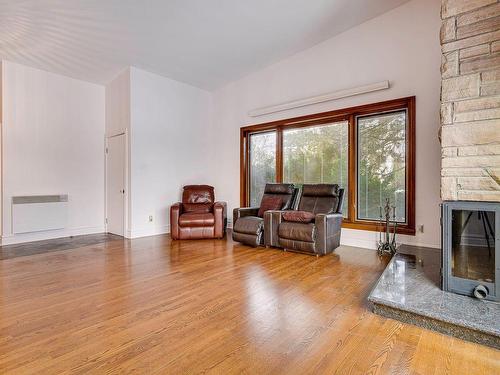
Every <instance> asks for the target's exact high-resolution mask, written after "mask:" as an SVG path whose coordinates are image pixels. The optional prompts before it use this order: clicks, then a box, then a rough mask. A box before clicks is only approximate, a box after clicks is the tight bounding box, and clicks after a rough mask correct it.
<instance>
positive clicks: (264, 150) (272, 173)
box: [249, 131, 276, 207]
mask: <svg viewBox="0 0 500 375" xmlns="http://www.w3.org/2000/svg"><path fill="white" fill-rule="evenodd" d="M249 146H250V147H249V149H250V171H249V175H250V206H252V207H256V206H259V205H260V200H261V199H262V195H263V194H264V187H265V186H266V183H267V182H275V181H276V132H275V131H272V132H265V133H255V134H252V135H251V136H250V139H249Z"/></svg>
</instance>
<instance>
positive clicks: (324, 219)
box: [314, 213, 342, 255]
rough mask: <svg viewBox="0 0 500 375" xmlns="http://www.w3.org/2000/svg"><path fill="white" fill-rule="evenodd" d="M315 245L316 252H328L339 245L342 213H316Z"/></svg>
mask: <svg viewBox="0 0 500 375" xmlns="http://www.w3.org/2000/svg"><path fill="white" fill-rule="evenodd" d="M315 224H316V239H315V246H314V248H315V249H316V252H317V253H318V254H322V255H324V254H328V253H331V252H332V251H333V250H335V249H336V248H337V247H339V245H340V232H341V229H342V214H339V213H333V214H318V215H316V219H315Z"/></svg>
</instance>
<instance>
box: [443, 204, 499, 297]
mask: <svg viewBox="0 0 500 375" xmlns="http://www.w3.org/2000/svg"><path fill="white" fill-rule="evenodd" d="M441 229H442V241H441V243H442V249H443V263H442V267H443V268H442V287H443V290H445V291H449V292H454V293H458V294H463V295H467V296H472V297H476V298H479V299H487V300H492V301H500V203H494V202H464V201H453V202H451V201H450V202H444V203H443V204H442V214H441Z"/></svg>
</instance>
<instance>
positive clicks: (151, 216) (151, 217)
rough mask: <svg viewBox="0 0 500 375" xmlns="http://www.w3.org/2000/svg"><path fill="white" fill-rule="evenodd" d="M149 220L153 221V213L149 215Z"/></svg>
mask: <svg viewBox="0 0 500 375" xmlns="http://www.w3.org/2000/svg"><path fill="white" fill-rule="evenodd" d="M149 222H150V223H152V222H153V215H149Z"/></svg>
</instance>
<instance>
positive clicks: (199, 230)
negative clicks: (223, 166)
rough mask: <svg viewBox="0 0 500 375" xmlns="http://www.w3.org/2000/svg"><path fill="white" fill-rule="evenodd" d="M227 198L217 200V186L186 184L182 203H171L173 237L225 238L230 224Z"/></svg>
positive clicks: (171, 231) (182, 238) (177, 238)
mask: <svg viewBox="0 0 500 375" xmlns="http://www.w3.org/2000/svg"><path fill="white" fill-rule="evenodd" d="M226 217H227V204H226V202H215V194H214V188H213V187H212V186H208V185H186V186H184V190H183V192H182V203H181V202H178V203H174V204H173V205H172V207H170V235H171V237H172V239H174V240H190V239H191V240H193V239H203V238H223V237H224V235H225V233H226V225H227V218H226Z"/></svg>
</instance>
